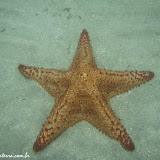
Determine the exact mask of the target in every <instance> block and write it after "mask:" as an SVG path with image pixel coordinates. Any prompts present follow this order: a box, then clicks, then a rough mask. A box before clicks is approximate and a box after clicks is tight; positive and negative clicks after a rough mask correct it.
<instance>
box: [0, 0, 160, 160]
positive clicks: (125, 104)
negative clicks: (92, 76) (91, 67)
mask: <svg viewBox="0 0 160 160" xmlns="http://www.w3.org/2000/svg"><path fill="white" fill-rule="evenodd" d="M84 28H85V29H87V31H88V32H89V35H90V39H91V44H92V46H93V52H94V56H95V59H96V62H97V65H98V67H99V68H106V69H110V70H121V71H123V70H146V71H147V70H150V71H153V72H154V73H155V77H154V79H153V80H151V81H150V82H148V83H146V84H144V85H142V86H141V87H139V88H136V89H133V90H131V91H129V92H128V93H123V94H121V95H119V96H116V97H114V98H113V99H112V100H111V106H112V108H113V109H114V111H115V112H116V114H117V116H118V118H120V119H121V122H122V124H123V125H124V126H125V128H126V129H127V132H128V133H129V135H130V137H131V138H132V140H133V141H134V143H135V146H136V149H135V150H134V151H132V152H129V151H126V150H125V149H123V148H122V147H121V145H120V144H119V143H118V142H116V141H115V140H113V139H111V138H109V137H108V136H106V135H104V134H102V133H101V132H99V131H98V130H97V129H96V128H95V127H94V126H92V125H91V124H89V123H88V122H81V123H78V124H77V125H75V126H74V127H71V128H69V129H68V130H67V131H65V132H63V133H62V134H61V135H60V136H59V137H58V138H57V139H56V140H55V141H53V142H52V143H51V144H50V145H48V146H47V147H46V148H45V149H44V150H42V151H40V152H38V153H35V152H34V151H33V150H32V147H33V144H34V142H35V140H36V137H37V135H38V134H39V132H40V130H41V127H42V124H43V123H44V122H45V120H46V118H47V116H48V115H49V113H50V111H51V108H52V106H53V105H54V98H53V97H51V96H50V95H49V94H48V93H47V92H46V91H45V90H44V89H42V88H41V87H40V86H39V85H38V84H37V83H36V82H34V81H31V80H29V79H26V78H25V77H24V76H23V75H21V74H20V72H19V71H18V65H19V64H24V65H28V66H36V67H45V68H56V69H62V70H67V69H68V67H69V66H70V64H71V62H72V59H73V57H74V55H75V51H76V47H77V43H78V40H79V36H80V33H81V31H82V29H84ZM0 95H1V99H0V100H1V102H0V156H2V155H13V156H14V155H25V154H26V153H27V154H28V155H29V156H30V157H29V158H26V159H31V160H44V159H45V160H121V159H122V160H128V159H129V160H158V158H159V157H160V98H159V97H160V1H159V0H134V1H133V0H94V1H91V0H37V1H36V0H14V1H12V0H0ZM0 159H1V158H0ZM3 159H11V158H3ZM12 159H14V158H12ZM17 159H18V158H17ZM19 159H25V158H19Z"/></svg>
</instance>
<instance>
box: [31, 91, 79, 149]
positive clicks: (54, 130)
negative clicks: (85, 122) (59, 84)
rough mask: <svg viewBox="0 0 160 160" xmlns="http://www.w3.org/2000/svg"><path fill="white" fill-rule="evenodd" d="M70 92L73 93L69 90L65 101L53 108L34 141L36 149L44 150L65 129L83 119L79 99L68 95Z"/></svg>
mask: <svg viewBox="0 0 160 160" xmlns="http://www.w3.org/2000/svg"><path fill="white" fill-rule="evenodd" d="M69 94H70V95H71V94H72V93H69V92H67V93H66V96H65V97H64V98H63V101H61V102H60V103H59V104H57V105H55V106H54V108H53V109H52V111H51V113H50V116H49V117H48V118H47V121H46V122H45V124H44V125H43V128H42V130H41V132H40V134H39V135H38V137H37V140H36V142H35V143H34V146H33V150H34V151H40V150H42V149H43V148H45V147H46V146H47V145H48V144H49V143H50V142H52V141H53V140H54V139H55V138H56V137H58V136H59V135H60V134H61V133H62V132H63V131H65V130H66V129H68V128H69V127H70V126H73V125H74V124H75V123H77V122H78V121H81V120H82V116H81V115H80V114H79V112H78V110H79V109H78V107H79V105H78V103H77V100H75V98H74V96H73V97H72V98H70V97H68V95H69Z"/></svg>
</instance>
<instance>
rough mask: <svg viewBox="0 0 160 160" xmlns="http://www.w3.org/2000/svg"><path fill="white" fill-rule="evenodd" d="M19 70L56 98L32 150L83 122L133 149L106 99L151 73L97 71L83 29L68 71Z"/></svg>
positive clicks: (138, 82) (31, 68) (30, 68)
mask: <svg viewBox="0 0 160 160" xmlns="http://www.w3.org/2000/svg"><path fill="white" fill-rule="evenodd" d="M19 71H20V72H21V73H22V74H23V75H24V76H25V77H27V78H30V79H33V80H35V81H37V82H38V83H39V84H40V85H41V86H42V87H43V88H44V89H45V90H46V91H47V92H48V93H50V94H51V95H52V96H54V97H55V106H54V107H53V109H52V111H51V113H50V116H49V117H48V119H47V121H46V122H45V124H44V125H43V128H42V130H41V132H40V134H39V135H38V137H37V140H36V142H35V143H34V146H33V150H34V151H40V150H41V149H43V148H44V147H46V146H47V145H48V144H49V143H50V142H51V141H52V140H53V139H55V138H56V137H57V136H59V135H60V134H61V133H62V132H63V131H65V130H66V129H67V128H69V127H70V126H73V125H74V124H75V123H77V122H79V121H82V120H85V121H88V122H90V123H91V124H93V125H94V126H95V127H97V128H98V129H99V130H100V131H102V132H103V133H105V134H106V135H108V136H110V137H111V138H113V139H115V140H117V141H118V142H120V144H121V145H122V147H123V148H125V149H126V150H129V151H132V150H134V148H135V146H134V143H133V142H132V140H131V138H130V137H129V136H128V134H127V132H126V129H125V128H124V127H123V125H122V124H121V122H120V120H119V119H118V118H117V117H116V115H115V113H114V112H113V110H112V109H111V107H110V104H109V100H110V99H111V98H112V97H113V96H116V95H118V94H120V93H122V92H126V91H128V90H130V89H132V88H134V87H137V86H140V84H143V83H145V82H146V81H149V80H151V79H152V78H153V77H154V73H153V72H150V71H124V72H120V71H110V70H105V69H98V68H97V65H96V64H95V60H94V57H93V54H92V47H91V45H90V41H89V37H88V33H87V31H86V30H85V29H84V30H83V32H82V33H81V37H80V40H79V45H78V48H77V52H76V56H75V58H74V60H73V62H72V65H71V67H70V68H69V70H68V71H59V70H56V69H44V68H35V67H27V66H24V65H19Z"/></svg>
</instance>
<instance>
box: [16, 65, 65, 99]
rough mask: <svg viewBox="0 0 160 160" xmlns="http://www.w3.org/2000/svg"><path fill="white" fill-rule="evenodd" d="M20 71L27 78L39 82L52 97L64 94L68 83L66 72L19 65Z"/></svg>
mask: <svg viewBox="0 0 160 160" xmlns="http://www.w3.org/2000/svg"><path fill="white" fill-rule="evenodd" d="M18 69H19V71H20V72H21V73H22V74H23V75H24V76H25V77H27V78H30V79H33V80H35V81H37V82H38V83H39V84H40V85H41V86H42V87H43V88H44V89H45V90H46V91H47V92H48V93H50V94H51V95H52V96H55V95H56V94H57V95H61V94H63V92H64V90H65V89H64V88H65V87H64V86H66V83H67V81H65V77H66V72H64V71H59V70H56V69H44V68H35V67H28V66H24V65H19V67H18Z"/></svg>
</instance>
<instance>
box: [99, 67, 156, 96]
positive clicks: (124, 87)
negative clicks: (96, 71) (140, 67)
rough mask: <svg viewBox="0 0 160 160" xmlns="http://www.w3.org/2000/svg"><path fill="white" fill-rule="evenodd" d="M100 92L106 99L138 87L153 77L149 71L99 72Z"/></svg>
mask: <svg viewBox="0 0 160 160" xmlns="http://www.w3.org/2000/svg"><path fill="white" fill-rule="evenodd" d="M100 73H101V84H100V87H101V88H103V89H102V92H103V95H105V97H106V98H108V99H110V98H111V97H113V96H115V95H118V94H120V93H122V92H126V91H128V90H130V89H132V88H135V87H137V86H140V85H141V84H144V83H145V82H147V81H150V80H151V79H152V78H153V77H154V73H153V72H151V71H124V72H121V71H108V70H101V71H100Z"/></svg>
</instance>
